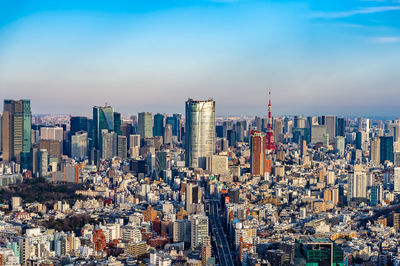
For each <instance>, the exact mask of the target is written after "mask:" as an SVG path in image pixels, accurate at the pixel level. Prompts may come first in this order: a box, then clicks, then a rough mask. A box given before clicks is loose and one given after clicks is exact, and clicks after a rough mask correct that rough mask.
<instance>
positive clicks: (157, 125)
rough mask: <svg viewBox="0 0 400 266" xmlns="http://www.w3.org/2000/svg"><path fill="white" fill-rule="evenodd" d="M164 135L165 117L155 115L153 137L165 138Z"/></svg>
mask: <svg viewBox="0 0 400 266" xmlns="http://www.w3.org/2000/svg"><path fill="white" fill-rule="evenodd" d="M163 135H164V115H163V114H155V115H154V125H153V136H163Z"/></svg>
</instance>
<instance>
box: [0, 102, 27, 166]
mask: <svg viewBox="0 0 400 266" xmlns="http://www.w3.org/2000/svg"><path fill="white" fill-rule="evenodd" d="M31 126H32V113H31V101H30V100H18V101H14V100H4V112H3V160H4V161H6V162H9V161H12V160H15V161H16V162H18V163H19V162H21V157H29V155H30V151H31V146H32V142H31V136H32V135H31Z"/></svg>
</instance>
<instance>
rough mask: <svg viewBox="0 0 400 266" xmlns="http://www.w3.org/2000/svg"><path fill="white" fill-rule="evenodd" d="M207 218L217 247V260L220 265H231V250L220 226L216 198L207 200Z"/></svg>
mask: <svg viewBox="0 0 400 266" xmlns="http://www.w3.org/2000/svg"><path fill="white" fill-rule="evenodd" d="M209 207H210V208H209V218H210V223H211V231H212V235H213V236H214V238H213V239H214V241H215V246H216V247H217V254H218V257H219V262H220V264H221V265H222V266H225V265H227V266H233V265H234V263H233V259H232V255H231V250H230V249H229V245H228V240H227V239H226V235H225V232H224V230H223V228H222V224H221V220H220V218H219V216H218V200H215V199H210V200H209Z"/></svg>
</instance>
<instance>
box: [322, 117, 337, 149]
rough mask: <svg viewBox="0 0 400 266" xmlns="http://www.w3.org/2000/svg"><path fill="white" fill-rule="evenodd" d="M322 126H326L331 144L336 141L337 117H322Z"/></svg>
mask: <svg viewBox="0 0 400 266" xmlns="http://www.w3.org/2000/svg"><path fill="white" fill-rule="evenodd" d="M322 124H323V125H325V126H326V131H327V133H328V134H329V143H333V142H334V141H335V136H336V116H333V115H325V116H323V117H322Z"/></svg>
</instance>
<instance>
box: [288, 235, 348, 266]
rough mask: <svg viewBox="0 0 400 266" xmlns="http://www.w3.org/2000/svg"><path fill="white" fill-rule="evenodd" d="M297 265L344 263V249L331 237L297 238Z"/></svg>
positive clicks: (336, 264)
mask: <svg viewBox="0 0 400 266" xmlns="http://www.w3.org/2000/svg"><path fill="white" fill-rule="evenodd" d="M294 264H295V265H332V266H340V265H343V250H342V248H340V247H339V246H338V245H337V244H335V243H334V242H333V241H332V240H330V239H329V238H315V237H312V236H303V237H301V238H299V239H296V240H295V263H294Z"/></svg>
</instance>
